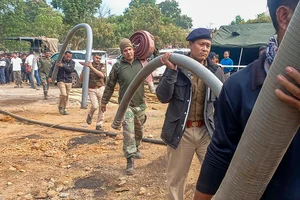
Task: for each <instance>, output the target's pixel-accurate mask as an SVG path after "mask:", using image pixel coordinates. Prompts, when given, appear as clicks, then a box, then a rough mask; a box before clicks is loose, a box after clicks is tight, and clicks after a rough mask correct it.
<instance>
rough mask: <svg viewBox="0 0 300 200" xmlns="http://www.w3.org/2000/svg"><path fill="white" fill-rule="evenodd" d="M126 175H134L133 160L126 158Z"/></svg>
mask: <svg viewBox="0 0 300 200" xmlns="http://www.w3.org/2000/svg"><path fill="white" fill-rule="evenodd" d="M125 173H126V175H133V174H134V159H133V157H130V158H127V166H126V170H125Z"/></svg>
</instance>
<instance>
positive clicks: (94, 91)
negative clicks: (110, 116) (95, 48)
mask: <svg viewBox="0 0 300 200" xmlns="http://www.w3.org/2000/svg"><path fill="white" fill-rule="evenodd" d="M87 67H89V68H90V76H89V77H90V78H89V97H90V100H91V103H92V106H91V109H90V112H89V113H88V115H87V118H86V123H87V124H91V123H92V119H93V115H94V113H95V111H96V110H99V112H98V120H97V124H96V130H99V131H103V128H102V124H103V117H104V114H103V112H102V110H101V99H102V95H103V92H104V89H105V73H106V69H105V66H104V65H103V64H102V63H101V55H100V54H94V56H93V62H92V63H90V62H88V63H87ZM82 72H83V71H82ZM83 76H84V73H82V74H81V75H80V79H81V80H83Z"/></svg>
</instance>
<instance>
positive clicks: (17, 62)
mask: <svg viewBox="0 0 300 200" xmlns="http://www.w3.org/2000/svg"><path fill="white" fill-rule="evenodd" d="M22 63H23V62H22V60H21V58H19V57H18V56H17V54H16V53H13V54H12V59H11V64H12V67H13V72H14V79H15V83H16V86H15V88H19V87H20V88H23V86H22V76H21V65H22Z"/></svg>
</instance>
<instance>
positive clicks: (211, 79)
mask: <svg viewBox="0 0 300 200" xmlns="http://www.w3.org/2000/svg"><path fill="white" fill-rule="evenodd" d="M161 57H162V56H159V57H157V58H155V59H153V60H152V61H150V62H149V63H148V64H147V65H146V66H145V67H144V68H143V69H142V70H141V71H140V72H139V73H138V74H137V75H136V77H135V78H134V79H133V81H132V82H131V84H130V85H129V87H128V88H127V90H126V92H125V94H124V96H123V99H122V100H121V103H120V106H119V108H118V111H117V113H116V116H115V119H114V121H113V123H112V125H111V126H112V128H114V129H117V130H120V129H121V123H122V119H123V117H124V114H125V112H126V109H127V107H128V105H129V103H130V101H131V99H132V97H133V95H134V94H135V92H136V90H137V89H138V87H139V86H140V85H141V84H142V83H143V82H144V80H145V79H146V78H147V77H148V76H149V74H151V73H152V72H153V71H154V70H155V69H156V68H158V67H161V66H162V65H163V64H162V63H161V61H160V58H161ZM170 60H171V61H172V62H173V63H175V64H176V65H178V66H180V67H183V68H186V69H188V70H190V71H191V72H192V73H193V74H195V75H196V76H198V77H200V78H201V79H202V80H203V81H204V82H205V83H206V85H207V86H208V87H210V88H211V90H212V91H213V93H214V94H215V95H216V96H219V93H220V91H221V88H222V85H223V84H222V82H221V81H220V80H219V79H218V78H217V77H216V76H215V75H214V74H213V73H212V72H211V71H209V70H208V69H207V68H206V67H204V66H203V65H201V64H200V63H199V62H197V61H195V60H194V59H191V58H189V57H187V56H184V55H180V54H172V55H171V57H170Z"/></svg>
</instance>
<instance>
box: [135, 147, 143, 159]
mask: <svg viewBox="0 0 300 200" xmlns="http://www.w3.org/2000/svg"><path fill="white" fill-rule="evenodd" d="M142 157H143V156H142V153H141V152H140V150H139V148H138V147H136V153H135V155H134V158H136V159H141V158H142Z"/></svg>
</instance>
